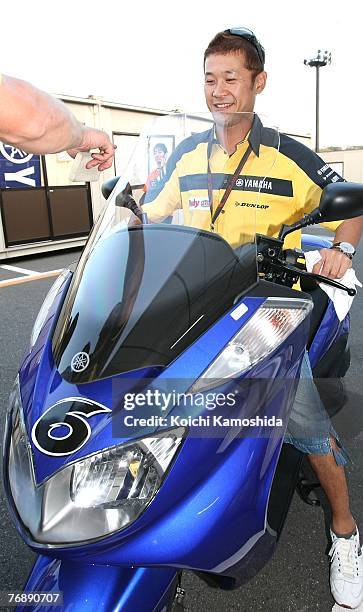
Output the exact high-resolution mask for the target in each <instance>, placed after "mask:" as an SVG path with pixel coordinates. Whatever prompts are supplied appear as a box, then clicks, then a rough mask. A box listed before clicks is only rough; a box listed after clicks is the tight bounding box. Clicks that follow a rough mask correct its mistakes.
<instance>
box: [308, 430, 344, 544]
mask: <svg viewBox="0 0 363 612" xmlns="http://www.w3.org/2000/svg"><path fill="white" fill-rule="evenodd" d="M331 445H332V447H333V448H335V450H338V449H337V445H336V442H335V440H334V439H333V438H331ZM308 459H309V461H310V464H311V466H312V468H313V470H314V472H315V474H316V476H317V478H318V480H319V482H320V484H321V486H322V488H323V490H324V492H325V495H326V496H327V498H328V501H329V504H330V507H331V512H332V525H331V526H332V529H333V531H334V532H335V533H337V534H340V535H349V534H351V533H352V532H353V531H354V529H355V527H356V524H355V521H354V519H353V516H352V514H351V512H350V507H349V494H348V486H347V480H346V477H345V470H344V467H343V466H342V465H338V464H337V462H336V459H335V457H334V455H333V453H329V454H326V455H308Z"/></svg>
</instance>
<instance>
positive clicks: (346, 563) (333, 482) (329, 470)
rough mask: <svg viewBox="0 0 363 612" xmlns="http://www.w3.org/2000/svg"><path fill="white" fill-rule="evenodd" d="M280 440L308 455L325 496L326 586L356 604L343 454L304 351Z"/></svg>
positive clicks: (357, 576)
mask: <svg viewBox="0 0 363 612" xmlns="http://www.w3.org/2000/svg"><path fill="white" fill-rule="evenodd" d="M285 441H286V442H289V443H290V444H293V445H294V446H295V447H296V448H297V449H299V450H300V451H302V452H304V453H306V454H307V455H308V457H309V460H310V463H311V465H312V468H313V470H314V471H315V473H316V475H317V477H318V479H319V481H320V484H321V485H322V487H323V489H324V491H325V493H326V496H327V498H328V500H329V503H330V506H331V511H332V525H331V530H330V535H331V540H332V546H331V549H330V552H329V556H330V562H331V563H330V588H331V592H332V595H333V597H334V599H335V601H336V602H337V603H338V604H340V605H343V606H344V607H347V608H356V607H358V606H359V604H360V603H361V602H362V601H363V555H362V552H361V546H360V542H359V532H358V529H357V527H356V524H355V521H354V519H353V517H352V514H351V512H350V508H349V496H348V487H347V482H346V478H345V472H344V467H343V466H344V464H345V463H346V462H347V455H346V453H345V451H344V449H343V448H342V447H341V445H340V442H339V438H338V436H337V434H336V432H335V431H334V428H333V426H332V424H331V422H330V418H329V416H328V414H327V412H326V410H325V408H324V406H323V404H322V401H321V399H320V395H319V393H318V390H317V388H316V386H315V384H314V381H313V377H312V372H311V367H310V362H309V359H308V355H307V353H305V355H304V360H303V364H302V368H301V377H300V382H299V385H298V389H297V392H296V398H295V402H294V406H293V409H292V411H291V415H290V421H289V423H288V427H287V432H286V439H285Z"/></svg>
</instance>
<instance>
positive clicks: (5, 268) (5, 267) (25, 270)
mask: <svg viewBox="0 0 363 612" xmlns="http://www.w3.org/2000/svg"><path fill="white" fill-rule="evenodd" d="M0 268H3V270H10V272H19V273H20V274H26V275H28V274H37V272H36V271H35V270H27V269H26V268H17V267H16V266H8V265H4V266H0Z"/></svg>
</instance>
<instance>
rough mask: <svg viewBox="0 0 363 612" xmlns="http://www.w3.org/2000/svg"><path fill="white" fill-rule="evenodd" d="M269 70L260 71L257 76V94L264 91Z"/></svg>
mask: <svg viewBox="0 0 363 612" xmlns="http://www.w3.org/2000/svg"><path fill="white" fill-rule="evenodd" d="M266 80H267V72H265V71H264V70H263V71H262V72H260V73H259V74H258V75H257V76H256V78H255V85H254V87H255V92H256V94H259V93H262V92H263V90H264V89H265V86H266Z"/></svg>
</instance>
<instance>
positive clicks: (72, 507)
mask: <svg viewBox="0 0 363 612" xmlns="http://www.w3.org/2000/svg"><path fill="white" fill-rule="evenodd" d="M10 426H11V428H12V430H11V438H10V448H9V458H8V465H7V466H5V469H7V470H8V477H7V480H8V483H9V487H10V491H11V495H12V499H13V502H14V505H15V507H16V510H17V512H18V514H19V517H20V519H21V521H22V523H23V524H24V526H25V527H26V528H27V529H28V530H29V532H30V534H31V536H32V538H33V540H34V541H35V542H39V543H44V544H47V545H50V546H52V545H53V546H54V545H61V546H67V545H68V546H69V545H75V544H77V543H81V542H87V541H90V540H95V539H97V538H101V537H104V536H107V535H110V534H112V533H114V532H115V531H118V530H120V529H122V528H124V527H126V526H127V525H129V524H130V523H132V522H133V521H135V520H136V519H137V518H138V517H139V516H140V514H141V513H142V512H143V511H144V510H145V509H146V508H147V506H148V505H149V504H150V503H151V501H152V500H153V499H154V497H155V495H156V494H157V492H158V490H159V489H160V487H161V484H162V482H163V480H164V478H165V475H166V473H167V470H168V469H169V467H170V466H171V463H172V462H173V460H174V459H175V457H176V453H177V451H178V449H179V448H180V446H181V442H182V440H183V436H184V435H185V431H186V430H185V428H182V427H178V428H175V429H172V430H168V431H164V432H162V433H160V434H155V435H153V436H152V437H151V436H150V437H147V438H143V439H141V440H137V441H134V442H128V443H125V444H119V445H116V446H114V447H112V448H108V449H105V450H103V451H100V452H97V453H94V454H92V455H90V456H88V457H86V458H84V459H81V460H80V461H77V462H75V463H73V464H70V465H67V466H66V467H64V468H62V469H60V470H59V471H58V472H56V473H55V474H54V475H53V476H51V477H50V478H49V479H48V480H47V481H45V482H44V483H42V484H41V485H36V483H35V478H34V472H33V458H32V451H31V446H30V444H29V441H28V436H27V434H26V431H25V426H24V422H23V418H22V408H21V402H20V395H19V391H18V387H17V388H16V389H15V390H14V393H13V396H12V410H11V424H10Z"/></svg>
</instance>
